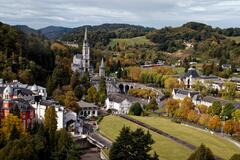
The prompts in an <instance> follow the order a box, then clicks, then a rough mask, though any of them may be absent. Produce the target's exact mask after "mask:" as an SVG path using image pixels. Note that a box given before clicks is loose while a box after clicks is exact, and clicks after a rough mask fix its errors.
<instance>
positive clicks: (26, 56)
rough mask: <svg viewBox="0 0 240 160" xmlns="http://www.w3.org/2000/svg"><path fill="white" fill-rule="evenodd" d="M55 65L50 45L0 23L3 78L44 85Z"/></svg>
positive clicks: (40, 37) (0, 57) (0, 56)
mask: <svg viewBox="0 0 240 160" xmlns="http://www.w3.org/2000/svg"><path fill="white" fill-rule="evenodd" d="M54 61H55V60H54V54H53V53H52V51H51V49H50V43H49V41H47V40H45V39H44V38H43V37H42V36H38V35H36V34H26V33H24V32H22V31H20V30H19V29H17V28H16V27H13V26H10V25H7V24H3V23H1V22H0V71H1V72H0V77H4V79H5V80H12V79H20V80H22V81H23V82H29V83H38V84H43V83H44V82H46V78H47V75H48V72H51V71H52V70H53V68H54Z"/></svg>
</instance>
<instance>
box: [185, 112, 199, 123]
mask: <svg viewBox="0 0 240 160" xmlns="http://www.w3.org/2000/svg"><path fill="white" fill-rule="evenodd" d="M187 119H188V120H189V121H192V122H197V121H198V119H199V114H198V113H197V112H196V111H195V110H191V111H190V112H189V113H188V116H187Z"/></svg>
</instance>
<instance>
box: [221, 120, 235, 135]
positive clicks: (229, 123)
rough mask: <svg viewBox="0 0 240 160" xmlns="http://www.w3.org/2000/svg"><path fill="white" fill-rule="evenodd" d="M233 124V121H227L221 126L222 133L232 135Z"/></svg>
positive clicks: (233, 130)
mask: <svg viewBox="0 0 240 160" xmlns="http://www.w3.org/2000/svg"><path fill="white" fill-rule="evenodd" d="M235 124H236V123H235V122H234V121H233V120H227V121H226V122H225V123H224V126H223V130H224V132H225V133H227V134H230V135H232V134H233V133H234V132H235Z"/></svg>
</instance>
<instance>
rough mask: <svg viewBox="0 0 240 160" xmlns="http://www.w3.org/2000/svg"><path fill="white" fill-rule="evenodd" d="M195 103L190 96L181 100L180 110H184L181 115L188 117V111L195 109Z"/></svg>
mask: <svg viewBox="0 0 240 160" xmlns="http://www.w3.org/2000/svg"><path fill="white" fill-rule="evenodd" d="M194 107H195V106H194V104H193V102H192V100H191V98H189V97H185V98H184V99H183V101H182V102H181V107H180V110H182V114H181V117H182V118H185V119H187V116H188V113H189V112H190V110H192V109H194Z"/></svg>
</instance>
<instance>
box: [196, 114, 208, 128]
mask: <svg viewBox="0 0 240 160" xmlns="http://www.w3.org/2000/svg"><path fill="white" fill-rule="evenodd" d="M210 118H211V116H210V115H209V114H201V116H200V118H199V120H198V123H199V124H200V125H203V126H207V125H208V121H209V120H210Z"/></svg>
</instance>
